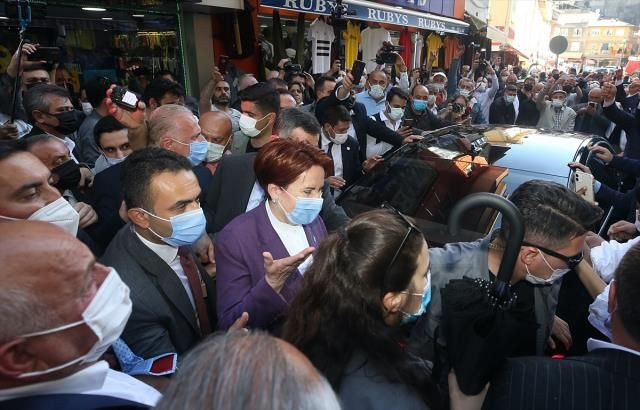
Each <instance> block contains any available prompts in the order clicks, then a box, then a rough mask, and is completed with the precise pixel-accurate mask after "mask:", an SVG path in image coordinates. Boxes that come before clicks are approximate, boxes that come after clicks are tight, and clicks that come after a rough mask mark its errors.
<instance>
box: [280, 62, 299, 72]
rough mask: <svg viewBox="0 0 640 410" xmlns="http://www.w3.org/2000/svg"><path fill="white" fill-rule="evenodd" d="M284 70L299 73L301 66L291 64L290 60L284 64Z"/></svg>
mask: <svg viewBox="0 0 640 410" xmlns="http://www.w3.org/2000/svg"><path fill="white" fill-rule="evenodd" d="M284 71H285V72H286V73H287V74H299V73H301V72H302V66H301V65H300V64H292V63H291V62H286V63H285V64H284Z"/></svg>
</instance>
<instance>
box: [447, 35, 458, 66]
mask: <svg viewBox="0 0 640 410" xmlns="http://www.w3.org/2000/svg"><path fill="white" fill-rule="evenodd" d="M457 48H458V39H457V38H456V37H451V36H447V37H445V39H444V68H446V69H448V68H449V66H450V65H451V60H453V56H454V55H455V54H456V49H457Z"/></svg>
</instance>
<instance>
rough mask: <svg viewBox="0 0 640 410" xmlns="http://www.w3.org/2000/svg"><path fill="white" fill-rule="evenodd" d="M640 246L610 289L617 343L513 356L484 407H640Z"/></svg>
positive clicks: (585, 409)
mask: <svg viewBox="0 0 640 410" xmlns="http://www.w3.org/2000/svg"><path fill="white" fill-rule="evenodd" d="M639 264H640V245H637V244H636V245H635V246H634V247H633V248H631V249H630V250H629V251H628V252H627V254H626V255H625V256H624V257H623V259H622V261H621V262H620V265H619V266H618V268H617V270H616V272H615V280H614V281H612V282H611V284H610V289H609V301H608V310H609V314H610V321H609V323H610V326H611V335H612V338H611V342H604V341H601V340H595V339H589V340H588V342H587V348H588V350H589V353H587V354H586V355H584V356H577V357H570V358H566V359H560V360H559V359H551V358H542V357H527V358H517V359H509V360H508V361H507V363H506V365H505V366H504V368H503V369H502V370H501V372H500V373H499V374H498V376H497V377H496V378H495V379H494V380H492V381H491V387H490V389H489V393H488V395H487V397H486V399H485V402H484V406H483V409H506V410H508V409H520V410H527V409H581V410H590V409H616V410H624V409H629V410H631V409H637V408H638V403H640V321H638V318H639V317H640V305H639V304H638V303H637V300H638V295H639V294H640V276H638V275H637V266H638V265H639Z"/></svg>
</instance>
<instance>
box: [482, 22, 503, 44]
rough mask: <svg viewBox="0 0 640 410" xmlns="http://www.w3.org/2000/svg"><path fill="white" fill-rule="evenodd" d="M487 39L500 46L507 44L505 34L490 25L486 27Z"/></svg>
mask: <svg viewBox="0 0 640 410" xmlns="http://www.w3.org/2000/svg"><path fill="white" fill-rule="evenodd" d="M487 37H488V38H490V39H491V40H493V42H495V43H499V44H501V43H506V42H507V34H506V33H505V32H504V31H501V30H498V29H497V28H495V27H493V26H491V25H489V26H487Z"/></svg>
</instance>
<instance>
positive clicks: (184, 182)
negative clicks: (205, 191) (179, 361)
mask: <svg viewBox="0 0 640 410" xmlns="http://www.w3.org/2000/svg"><path fill="white" fill-rule="evenodd" d="M122 187H123V193H124V200H125V203H126V206H127V216H128V218H129V220H130V223H128V224H127V225H125V226H124V227H123V228H122V229H121V230H120V231H119V232H118V234H117V235H116V237H115V238H114V239H113V241H112V242H111V244H110V245H109V247H108V248H107V250H106V251H105V253H104V256H103V258H102V259H103V261H104V262H105V263H107V264H109V265H110V266H113V267H114V268H116V269H117V270H118V272H120V275H121V276H122V279H123V280H124V282H125V283H126V284H127V285H128V286H129V288H130V289H131V299H132V301H133V311H132V314H131V317H130V318H129V321H128V322H127V326H126V327H125V329H124V332H123V333H122V336H121V337H122V339H123V340H124V341H125V343H126V344H127V345H128V346H129V347H130V348H131V350H132V351H133V353H134V354H135V355H137V356H140V357H142V358H143V359H148V358H152V357H155V356H158V355H160V354H164V353H177V354H178V357H179V358H180V355H182V354H184V353H185V352H187V351H188V350H189V349H191V348H192V347H193V346H194V345H195V344H196V343H197V342H198V341H199V340H200V339H201V338H202V337H203V336H205V335H207V334H208V333H211V331H212V330H213V329H215V324H216V323H215V318H216V314H215V300H214V299H215V282H214V280H213V279H212V278H211V277H210V276H209V274H208V273H207V272H205V271H204V269H203V267H202V266H201V265H200V264H199V263H198V262H197V261H196V259H195V258H194V254H193V252H192V250H191V248H190V245H192V244H193V243H194V242H195V241H196V240H197V239H198V238H199V237H200V236H201V235H202V234H203V233H204V230H205V225H206V220H205V217H204V213H203V212H202V209H201V208H200V204H199V202H198V198H199V197H200V185H199V183H198V180H197V178H196V176H195V174H194V173H193V172H192V170H191V164H190V163H189V161H187V159H186V158H184V157H182V156H180V155H178V154H176V153H175V152H171V151H168V150H165V149H161V148H145V149H143V150H140V151H136V152H134V153H133V154H131V155H130V156H129V157H128V158H127V161H125V162H124V163H123V170H122Z"/></svg>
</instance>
